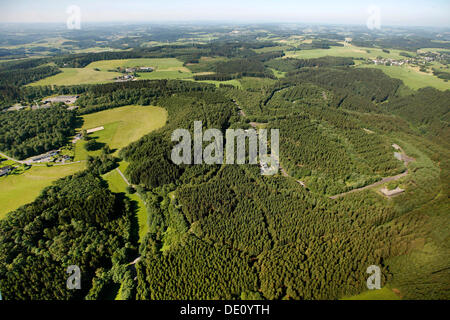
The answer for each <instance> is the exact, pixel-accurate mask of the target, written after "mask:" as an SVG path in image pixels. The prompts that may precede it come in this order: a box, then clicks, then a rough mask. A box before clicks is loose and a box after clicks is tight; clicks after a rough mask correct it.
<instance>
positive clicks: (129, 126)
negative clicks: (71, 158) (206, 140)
mask: <svg viewBox="0 0 450 320" xmlns="http://www.w3.org/2000/svg"><path fill="white" fill-rule="evenodd" d="M83 120H84V123H83V127H82V129H86V130H88V129H93V128H97V127H101V126H103V127H104V128H105V129H104V130H101V131H97V132H94V133H92V134H91V136H92V137H93V138H97V141H98V142H100V143H105V144H107V145H109V147H110V148H111V149H115V150H116V151H118V150H120V149H121V148H123V147H125V146H127V145H129V144H130V143H131V142H133V141H136V140H138V139H139V138H141V137H142V136H144V135H145V134H147V133H149V132H151V131H153V130H156V129H159V128H161V127H162V126H164V124H165V123H166V120H167V111H166V110H165V109H163V108H160V107H152V106H125V107H120V108H114V109H109V110H105V111H100V112H96V113H92V114H88V115H84V116H83ZM84 144H85V141H82V140H80V141H78V142H77V143H76V145H75V160H83V159H86V158H87V156H88V152H87V151H86V150H85V149H84V147H83V146H84ZM97 152H98V151H97ZM90 154H95V152H94V153H90Z"/></svg>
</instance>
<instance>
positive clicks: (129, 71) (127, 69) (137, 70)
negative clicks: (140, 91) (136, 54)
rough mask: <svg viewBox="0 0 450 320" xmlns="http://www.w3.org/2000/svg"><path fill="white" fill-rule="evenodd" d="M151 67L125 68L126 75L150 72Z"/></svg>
mask: <svg viewBox="0 0 450 320" xmlns="http://www.w3.org/2000/svg"><path fill="white" fill-rule="evenodd" d="M152 71H153V68H152V67H136V68H126V69H125V72H126V73H134V72H152Z"/></svg>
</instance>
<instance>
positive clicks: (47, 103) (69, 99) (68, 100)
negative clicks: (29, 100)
mask: <svg viewBox="0 0 450 320" xmlns="http://www.w3.org/2000/svg"><path fill="white" fill-rule="evenodd" d="M78 98H79V96H77V95H75V96H56V97H51V98H47V99H44V100H42V102H41V103H40V104H39V103H36V104H33V105H31V106H24V105H21V104H20V103H16V104H15V105H13V106H12V107H9V108H8V109H6V111H19V110H22V109H25V108H31V110H37V109H45V108H50V107H52V105H53V104H56V103H64V104H66V105H70V106H69V107H68V108H67V109H69V110H74V109H76V108H78V106H74V105H73V104H74V103H75V102H76V101H77V99H78Z"/></svg>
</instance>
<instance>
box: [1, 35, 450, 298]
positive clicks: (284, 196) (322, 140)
mask: <svg viewBox="0 0 450 320" xmlns="http://www.w3.org/2000/svg"><path fill="white" fill-rule="evenodd" d="M167 36H168V37H172V36H174V35H171V34H170V33H169V34H167ZM272 45H273V44H271V43H269V44H268V43H257V42H248V43H243V42H239V41H230V42H224V43H210V44H195V45H192V46H182V45H179V46H178V45H170V46H169V45H168V46H157V47H153V48H141V49H134V50H130V51H124V52H105V53H95V54H93V53H92V54H77V55H68V56H64V57H58V58H52V59H53V62H56V63H57V65H58V66H59V67H68V66H72V67H74V66H77V67H80V66H85V65H87V64H88V63H90V62H92V61H98V60H105V59H112V58H114V59H123V58H127V57H128V58H130V57H176V58H178V59H180V60H182V61H183V62H184V63H185V66H186V67H188V68H190V69H191V70H193V71H195V72H214V73H215V74H213V75H211V74H204V75H200V76H197V78H196V80H219V81H224V80H230V79H239V81H240V83H241V84H242V88H236V87H233V86H225V85H222V86H219V87H216V86H215V85H214V84H206V83H198V82H194V81H181V80H143V81H132V82H124V83H109V84H98V85H80V86H70V87H69V86H68V87H64V86H60V87H56V86H55V87H25V88H20V89H19V88H17V87H16V86H6V85H4V86H2V87H0V90H2V92H5V98H4V101H5V103H10V101H15V100H17V99H20V100H21V101H33V100H34V99H41V98H42V97H45V96H48V95H51V94H80V98H79V99H78V100H77V104H79V106H80V108H79V110H78V111H76V113H75V112H69V111H67V110H66V109H64V108H57V107H54V108H51V109H45V110H38V111H20V112H4V113H3V112H2V113H0V125H1V126H0V139H3V140H0V150H2V151H5V152H7V153H9V154H11V155H14V156H16V157H19V158H23V157H26V156H28V155H30V154H35V153H39V152H42V150H48V149H49V148H50V149H51V148H55V146H60V145H61V144H63V142H64V140H65V139H67V137H68V136H69V135H70V134H73V127H74V125H75V122H76V116H77V115H82V114H87V113H93V112H97V111H100V110H105V109H109V108H115V107H120V106H124V105H130V104H140V105H150V104H152V105H158V106H161V107H163V108H165V109H166V110H167V112H168V122H167V124H166V125H165V126H164V127H163V128H161V129H158V130H156V131H153V132H151V133H149V134H147V135H145V136H144V137H142V138H141V139H139V140H138V141H135V142H133V143H131V144H130V145H128V146H127V147H125V148H124V149H122V150H120V152H119V153H118V155H117V154H114V156H113V155H112V154H111V153H110V151H111V150H108V148H105V149H104V150H103V151H102V153H101V154H100V155H98V156H95V157H89V159H88V161H87V168H88V170H87V171H85V172H83V173H79V174H76V175H74V176H71V177H68V178H64V179H62V180H59V181H58V182H56V183H55V184H54V185H53V186H51V187H49V188H47V189H45V190H44V192H43V193H42V194H41V196H40V197H39V198H38V199H36V201H34V202H33V203H31V204H29V205H26V206H23V207H22V208H20V209H18V210H16V211H15V212H12V213H10V214H9V215H8V217H7V218H6V219H4V220H2V221H0V258H1V259H0V287H1V289H2V294H3V295H4V296H5V298H6V299H15V298H17V299H26V298H33V299H39V298H41V299H42V298H43V299H48V298H60V299H82V298H86V299H94V298H104V297H105V294H106V293H107V291H109V288H111V286H114V285H118V284H121V285H122V287H123V289H122V296H123V297H125V298H126V299H138V300H139V299H299V300H302V299H340V298H342V297H345V296H351V295H355V294H358V293H361V292H362V291H365V290H366V288H367V287H366V279H367V273H366V269H367V267H368V266H370V265H378V266H380V267H381V268H382V274H383V278H382V285H383V286H384V285H386V284H389V286H391V287H392V288H394V287H395V288H399V290H400V292H401V295H402V297H403V298H407V299H417V298H428V299H430V298H434V299H448V297H449V296H450V292H449V288H448V279H449V270H450V269H449V262H448V259H447V257H448V244H447V242H448V241H447V239H448V234H447V233H446V231H445V230H444V228H443V226H446V225H448V213H447V212H446V209H447V208H448V196H449V190H450V188H449V183H450V180H449V172H450V171H449V170H450V163H449V161H448V156H449V151H448V141H449V139H446V138H448V137H450V134H449V119H448V115H449V113H448V112H449V106H450V96H449V93H450V91H448V90H447V91H438V90H436V89H432V88H425V89H420V90H417V91H414V90H410V89H407V88H405V87H404V85H403V83H402V82H401V81H400V80H398V79H393V78H390V77H388V76H387V75H386V74H384V73H383V72H382V71H381V70H376V69H369V68H353V67H352V66H353V64H354V61H353V59H349V58H338V57H324V58H317V59H280V58H281V57H282V56H283V52H282V51H278V50H277V49H273V50H274V51H270V52H258V51H255V49H259V48H263V47H264V48H267V47H269V48H270V47H271V46H272ZM305 45H308V47H311V48H329V47H330V46H334V45H340V44H338V43H337V42H336V41H333V40H320V41H319V40H316V41H312V42H311V44H305ZM407 45H408V43H404V44H402V45H401V46H402V47H405V46H407ZM409 45H411V46H413V45H415V43H409ZM299 49H301V50H305V49H307V48H306V47H302V48H299ZM204 57H209V58H211V59H202V58H204ZM49 59H50V58H49ZM49 61H50V60H49ZM49 61H40V62H37V63H36V64H30V65H28V64H27V63H25V64H24V68H31V69H33V68H41V67H40V65H41V63H44V62H49ZM5 68H6V67H5ZM11 68H13V66H11ZM272 69H275V70H278V71H281V72H285V73H286V74H285V76H284V77H282V78H279V79H278V78H276V77H275V76H274V73H273V71H272ZM2 72H10V71H9V70H6V71H2ZM44 119H45V121H44ZM194 121H202V123H203V129H204V130H205V129H207V128H216V129H219V130H220V131H221V132H222V133H224V132H225V130H226V129H228V128H250V127H252V126H255V127H258V126H259V127H264V128H267V129H279V130H280V141H281V143H280V165H281V167H282V169H283V170H282V171H281V170H280V172H279V173H278V174H277V175H274V176H263V175H261V171H260V168H259V166H258V165H250V164H244V165H226V164H224V165H218V164H216V165H176V164H174V163H173V161H172V160H171V151H172V149H173V146H174V145H175V142H173V141H171V134H172V132H173V131H174V130H175V129H178V128H184V129H187V130H188V131H189V132H191V133H192V132H193V129H194V128H193V126H194ZM1 130H3V131H1ZM30 130H31V131H30ZM33 137H39V139H38V138H33ZM394 143H396V144H399V145H401V146H402V148H403V149H404V150H405V152H406V154H407V155H408V156H410V157H411V158H412V159H413V160H412V161H411V162H410V163H409V164H408V165H407V166H406V165H405V163H404V162H402V161H399V160H398V159H396V158H395V157H394V152H395V151H396V150H395V149H394V148H393V146H392V145H393V144H394ZM92 144H95V141H94V142H93V143H92ZM205 144H206V143H205ZM116 156H118V157H120V159H118V158H116ZM120 160H124V161H126V162H127V163H128V164H129V165H128V166H127V169H126V170H125V171H124V173H125V175H126V176H127V178H128V180H129V181H130V183H131V184H132V185H133V187H132V188H133V190H134V188H135V189H136V192H137V193H138V195H139V196H140V197H141V198H142V200H143V203H145V206H146V209H147V212H146V213H147V221H146V227H148V232H147V234H146V235H145V237H144V238H143V239H141V241H140V244H139V248H136V246H137V237H136V221H135V215H134V213H135V212H134V208H133V203H131V202H129V201H128V200H127V197H125V195H124V194H113V193H111V192H110V191H109V190H108V187H107V185H106V183H105V182H104V181H103V180H102V179H101V176H100V175H101V174H105V173H107V172H109V171H111V170H112V169H114V168H116V167H117V165H118V164H117V163H118V161H120ZM406 170H407V171H406ZM400 173H405V175H404V176H403V177H402V178H401V179H400V180H399V181H398V182H397V185H399V186H401V187H402V188H403V189H404V190H405V192H404V193H402V194H400V195H398V196H397V197H392V198H386V197H384V196H383V195H382V194H381V193H380V192H378V189H375V188H374V189H371V190H360V191H358V192H354V193H349V194H347V195H345V196H343V197H341V198H338V199H334V198H332V196H333V195H336V194H340V193H342V192H348V191H351V190H354V189H357V188H360V187H364V186H367V185H369V184H372V183H374V182H376V181H380V180H381V179H382V178H384V177H390V176H394V175H397V174H400ZM130 188H131V187H130ZM424 252H426V255H427V256H431V257H432V259H423V258H422V255H424ZM136 256H140V257H141V259H140V261H139V262H137V263H136V265H135V270H134V269H133V270H132V271H131V270H130V268H127V267H126V266H125V265H126V264H127V263H128V262H130V261H132V260H134V258H136ZM70 264H77V265H79V266H80V267H81V269H82V271H83V277H82V278H83V279H84V280H83V281H85V282H84V283H83V285H82V288H83V290H81V291H79V292H73V291H67V290H65V281H64V280H65V279H66V278H65V276H66V274H65V268H66V267H67V266H68V265H70ZM55 275H56V276H55ZM50 279H52V280H50ZM30 281H31V282H32V283H33V285H32V286H27V284H28V283H29V282H30ZM40 287H43V288H44V290H40V291H39V290H38V289H39V288H40Z"/></svg>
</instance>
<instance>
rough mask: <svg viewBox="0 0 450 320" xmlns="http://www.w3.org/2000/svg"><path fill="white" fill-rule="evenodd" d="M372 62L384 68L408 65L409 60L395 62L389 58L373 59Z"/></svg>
mask: <svg viewBox="0 0 450 320" xmlns="http://www.w3.org/2000/svg"><path fill="white" fill-rule="evenodd" d="M372 62H373V63H374V64H376V65H384V66H402V65H404V64H405V63H410V62H411V61H410V60H395V59H390V58H377V59H373V60H372Z"/></svg>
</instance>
